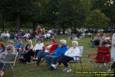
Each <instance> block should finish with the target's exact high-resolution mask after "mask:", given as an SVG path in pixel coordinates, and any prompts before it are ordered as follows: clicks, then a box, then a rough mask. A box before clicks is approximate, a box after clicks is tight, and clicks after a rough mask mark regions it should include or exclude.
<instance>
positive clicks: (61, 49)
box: [53, 45, 68, 57]
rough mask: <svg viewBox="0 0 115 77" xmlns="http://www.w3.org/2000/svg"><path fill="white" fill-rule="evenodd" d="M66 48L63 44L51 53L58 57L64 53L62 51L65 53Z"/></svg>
mask: <svg viewBox="0 0 115 77" xmlns="http://www.w3.org/2000/svg"><path fill="white" fill-rule="evenodd" d="M67 50H68V47H67V45H64V46H62V47H58V48H57V49H56V50H55V52H54V54H53V55H54V56H56V57H60V56H62V55H64V53H65V52H66V51H67Z"/></svg>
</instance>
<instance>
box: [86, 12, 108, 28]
mask: <svg viewBox="0 0 115 77" xmlns="http://www.w3.org/2000/svg"><path fill="white" fill-rule="evenodd" d="M109 22H110V19H109V18H108V17H107V16H106V15H105V14H104V13H102V12H101V11H100V10H93V11H92V12H91V13H90V14H89V16H88V17H87V18H86V25H88V27H92V26H93V27H95V28H105V27H107V26H108V25H109Z"/></svg>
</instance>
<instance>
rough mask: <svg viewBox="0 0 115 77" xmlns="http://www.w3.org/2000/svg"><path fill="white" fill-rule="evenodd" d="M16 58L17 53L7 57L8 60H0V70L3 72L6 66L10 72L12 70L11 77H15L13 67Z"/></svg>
mask: <svg viewBox="0 0 115 77" xmlns="http://www.w3.org/2000/svg"><path fill="white" fill-rule="evenodd" d="M17 57H18V52H16V53H15V54H11V55H10V56H7V58H10V59H7V60H0V62H1V63H3V68H2V69H3V70H4V69H6V68H7V66H9V68H11V70H12V73H13V77H16V76H15V71H14V66H15V64H16V60H17Z"/></svg>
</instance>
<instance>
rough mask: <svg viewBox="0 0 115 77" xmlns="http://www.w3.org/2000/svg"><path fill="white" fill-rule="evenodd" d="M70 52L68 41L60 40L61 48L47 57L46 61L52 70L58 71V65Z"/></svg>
mask: <svg viewBox="0 0 115 77" xmlns="http://www.w3.org/2000/svg"><path fill="white" fill-rule="evenodd" d="M67 50H68V47H67V45H66V40H60V44H59V47H58V48H57V49H56V50H55V51H54V53H52V54H50V55H46V56H45V59H46V62H47V63H48V65H49V66H50V68H51V69H56V63H57V61H58V59H59V58H60V57H62V56H63V55H64V53H65V52H66V51H67Z"/></svg>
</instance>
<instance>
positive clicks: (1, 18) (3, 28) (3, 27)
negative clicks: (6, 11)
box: [0, 14, 5, 31]
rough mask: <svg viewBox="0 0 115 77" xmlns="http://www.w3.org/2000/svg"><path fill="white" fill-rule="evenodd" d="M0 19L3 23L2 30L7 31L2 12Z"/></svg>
mask: <svg viewBox="0 0 115 77" xmlns="http://www.w3.org/2000/svg"><path fill="white" fill-rule="evenodd" d="M0 20H1V25H2V27H1V28H2V31H5V20H4V16H3V15H2V14H0Z"/></svg>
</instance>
